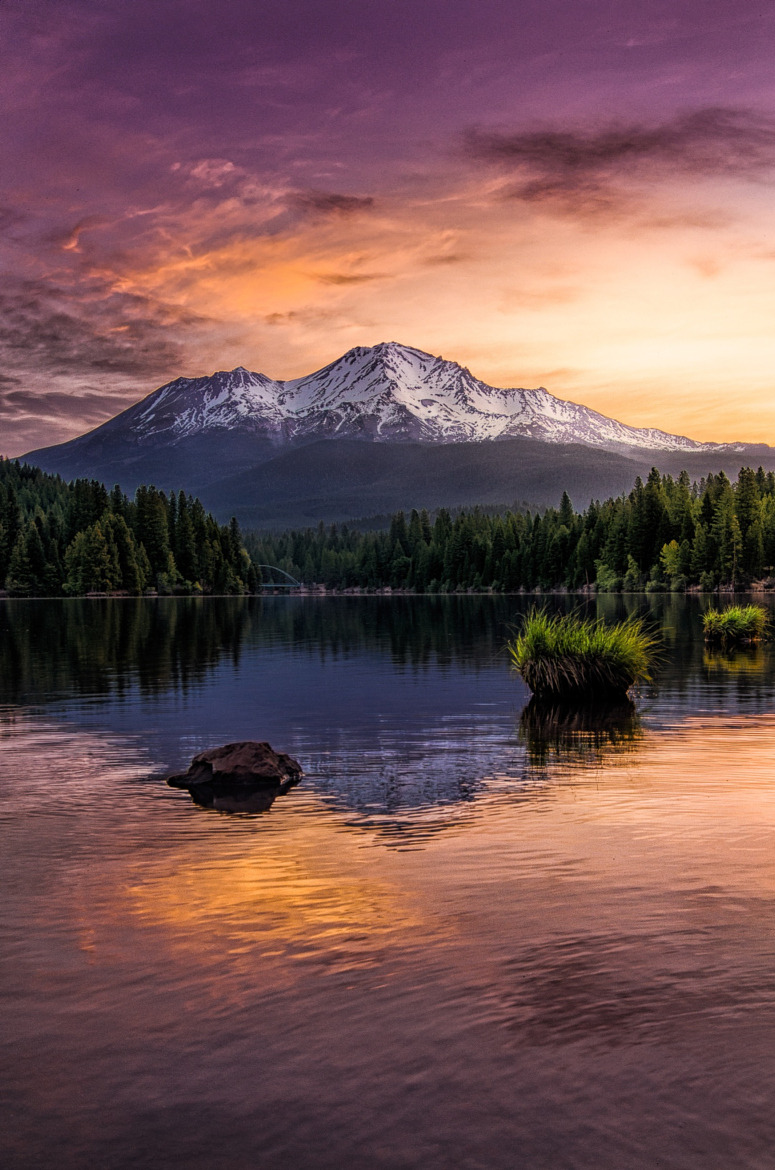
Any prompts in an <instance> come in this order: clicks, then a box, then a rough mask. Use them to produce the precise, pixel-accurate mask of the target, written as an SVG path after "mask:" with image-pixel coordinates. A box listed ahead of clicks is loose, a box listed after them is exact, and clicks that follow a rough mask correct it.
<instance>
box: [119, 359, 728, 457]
mask: <svg viewBox="0 0 775 1170" xmlns="http://www.w3.org/2000/svg"><path fill="white" fill-rule="evenodd" d="M106 425H107V426H110V427H111V428H112V429H113V428H114V427H115V426H117V425H124V426H126V425H128V426H129V428H130V430H131V431H132V432H133V433H135V435H136V436H137V438H138V439H139V440H141V441H143V440H150V439H151V438H152V437H153V438H155V439H162V440H165V441H169V442H173V443H174V442H177V441H179V440H180V439H182V438H184V437H187V436H190V435H194V434H198V433H201V432H206V431H212V430H219V431H223V430H234V431H239V432H242V433H255V434H256V435H261V436H263V437H265V438H268V439H270V440H271V441H272V442H274V443H278V444H281V443H285V442H289V441H293V440H298V439H303V438H313V437H326V436H327V437H331V436H341V437H351V438H352V437H360V438H365V439H371V440H372V441H376V442H388V441H400V440H404V441H406V440H416V441H420V442H432V443H450V442H475V441H482V440H488V439H503V438H512V437H516V436H524V437H527V438H532V439H539V440H542V441H544V442H549V443H583V444H585V445H587V446H593V447H602V448H608V449H612V450H616V449H624V448H627V449H630V448H649V449H662V450H674V451H678V450H686V451H703V450H711V449H714V448H715V447H716V446H718V445H717V444H712V443H697V442H694V441H693V440H691V439H687V438H684V437H682V436H679V435H669V434H666V433H665V432H664V431H659V430H653V429H648V430H643V429H638V428H635V427H629V426H626V425H625V424H624V423H620V422H617V421H616V420H614V419H610V418H607V417H606V416H605V415H602V414H598V413H597V412H596V411H593V410H590V409H589V408H587V407H585V406H580V405H577V404H576V403H573V402H566V401H564V400H562V399H559V398H555V397H554V396H553V395H552V394H550V393H549V392H548V391H547V390H545V389H544V388H543V387H538V388H537V389H533V390H526V389H522V388H510V389H499V388H497V387H494V386H488V385H487V384H486V383H484V382H480V381H479V380H478V379H477V378H475V377H474V376H473V374H471V372H470V370H468V369H466V368H465V367H464V366H460V365H458V364H457V362H453V361H445V360H444V359H443V358H441V357H434V356H433V355H432V354H428V353H425V352H424V351H423V350H420V349H414V348H413V347H411V346H407V345H401V344H399V343H398V342H395V341H386V342H380V343H379V344H378V345H374V346H355V347H354V348H353V349H350V350H348V351H347V353H345V354H343V355H342V357H340V358H338V359H337V360H336V361H334V362H331V363H330V364H329V365H327V366H324V367H323V368H322V369H320V370H316V371H315V372H314V373H312V374H307V375H305V376H304V377H301V378H292V379H289V380H288V381H276V380H274V379H272V378H269V377H267V376H266V375H265V374H258V373H253V372H251V371H249V370H246V369H245V368H244V366H237V368H236V369H234V370H230V371H223V370H222V371H219V372H218V373H215V374H212V375H211V376H210V377H200V378H177V379H176V380H175V381H173V382H170V383H168V384H167V385H166V386H162V387H161V388H160V389H159V390H157V391H155V392H154V393H153V394H151V395H149V396H148V397H147V398H145V399H144V400H143V401H142V402H140V403H138V404H137V405H136V406H134V407H131V408H130V409H129V410H128V411H125V412H124V414H122V415H119V416H118V417H117V418H116V419H114V420H111V423H109V424H106Z"/></svg>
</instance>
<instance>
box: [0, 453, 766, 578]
mask: <svg viewBox="0 0 775 1170" xmlns="http://www.w3.org/2000/svg"><path fill="white" fill-rule="evenodd" d="M261 565H273V566H276V567H278V568H280V569H282V570H284V571H285V572H287V573H290V574H291V576H292V577H294V578H296V579H297V580H298V581H301V582H303V583H304V584H305V585H306V586H314V585H317V586H325V587H326V588H327V589H335V590H344V589H361V590H377V589H385V588H388V587H389V588H391V589H393V590H406V591H411V592H416V593H454V592H465V591H473V592H478V591H489V590H492V591H495V592H506V593H510V592H518V591H521V590H535V589H538V590H541V589H568V590H588V591H595V590H596V591H600V592H617V591H625V592H637V591H640V590H646V591H652V592H653V591H683V590H686V589H689V588H699V589H702V590H708V591H710V590H715V589H719V588H722V589H725V588H739V589H742V588H746V587H747V586H750V585H751V584H752V583H754V582H764V583H768V581H769V579H770V578H774V577H775V474H774V473H773V472H771V471H770V472H765V471H763V470H762V469H761V468H759V469H758V470H757V471H753V470H752V469H751V468H748V467H744V468H741V470H740V472H739V475H738V478H737V480H736V481H735V482H734V483H733V482H731V481H730V480H729V478H728V477H727V476H726V475H725V474H724V472H723V471H722V472H719V473H718V474H717V475H708V476H707V477H706V478H704V479H702V480H700V481H699V482H697V483H691V482H690V480H689V476H688V474H687V473H686V472H681V474H680V475H679V476H678V477H677V478H675V479H674V478H673V477H671V476H669V475H661V474H660V473H659V471H657V470H656V468H654V469H652V471H651V473H650V474H649V476H648V478H647V479H646V482H645V483H644V482H642V481H641V479H640V478H638V479H636V481H635V485H634V487H633V489H632V491H631V492H629V494H626V495H622V496H619V497H617V498H615V499H609V500H606V501H605V502H603V503H600V502H599V501H592V502H591V503H590V504H589V507H588V508H586V510H585V511H583V512H577V511H576V510H575V509H574V507H573V505H572V503H571V500H570V498H569V496H568V494H567V493H566V492H564V493H563V496H562V500H561V503H560V505H559V507H558V508H547V509H545V510H541V511H536V512H530V511H528V510H526V511H519V512H517V511H506V512H504V513H502V514H494V515H493V514H491V513H490V512H489V511H485V510H480V509H476V508H474V509H472V510H463V511H460V512H458V513H456V514H453V513H451V512H450V511H449V510H447V509H444V508H442V509H439V510H438V511H436V512H434V513H432V514H431V513H429V512H428V511H426V510H425V509H423V510H421V511H418V510H413V511H412V512H411V513H410V515H409V516H407V515H406V514H405V513H404V512H397V513H396V514H395V515H394V516H393V517H392V518H391V519H390V523H389V526H388V527H386V528H384V529H383V530H380V531H371V530H362V529H360V528H356V527H354V526H348V525H330V526H326V525H324V524H322V523H321V524H319V525H318V526H317V528H307V529H299V530H296V531H287V532H272V533H251V532H246V533H244V534H243V533H241V532H240V529H239V526H238V524H237V522H236V520H233V519H232V521H231V522H230V523H229V524H228V525H221V524H219V523H218V522H217V521H216V520H215V519H214V518H213V516H212V515H210V514H209V513H207V512H206V511H205V509H204V507H203V505H202V503H201V501H199V500H198V499H194V498H192V496H190V495H186V494H185V492H183V491H179V492H174V491H173V492H170V493H169V494H168V495H167V494H165V493H164V492H163V491H159V490H158V489H157V488H155V487H153V486H141V487H139V488H138V489H137V492H136V493H135V496H134V499H132V500H130V499H129V498H128V497H127V496H126V495H125V494H124V493H123V492H122V490H121V489H120V488H119V487H118V486H116V487H114V488H113V489H112V490H111V491H108V489H107V488H106V487H105V486H104V485H103V484H101V483H99V482H98V481H96V480H86V479H78V480H74V481H73V482H72V483H65V482H64V481H63V480H62V479H60V478H59V477H58V476H54V475H49V474H47V473H45V472H42V471H40V470H39V469H38V468H34V467H29V466H27V465H24V464H19V463H18V462H15V461H11V460H0V588H4V590H5V591H6V592H7V593H8V594H10V595H12V596H20V597H31V596H61V595H65V596H80V595H84V594H88V593H130V594H141V593H143V592H148V591H149V590H151V591H154V592H157V593H162V594H177V593H193V594H197V593H204V594H228V593H254V592H256V591H257V590H258V589H260V588H261V585H262V580H261V569H260V566H261ZM773 583H775V582H773Z"/></svg>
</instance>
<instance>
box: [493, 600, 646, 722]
mask: <svg viewBox="0 0 775 1170" xmlns="http://www.w3.org/2000/svg"><path fill="white" fill-rule="evenodd" d="M655 648H656V644H655V639H654V637H653V636H652V635H651V634H650V633H649V632H648V631H647V630H646V628H645V626H644V624H643V621H642V619H640V618H628V619H627V620H626V621H624V622H619V623H617V624H616V625H613V626H607V625H606V624H605V623H604V622H602V621H595V620H592V619H589V618H582V617H579V616H578V615H576V614H567V615H566V614H554V615H553V616H550V615H549V614H548V613H547V612H546V610H542V609H534V610H532V611H531V612H530V613H529V614H527V616H526V617H525V619H524V621H523V624H522V629H521V630H520V631H519V633H518V634H517V636H516V637H515V638H513V639H512V641H510V642H509V643H508V644H507V650H508V654H509V657H510V659H511V664H512V666H513V667H514V669H515V670H517V671H519V673H520V674H521V675H522V678H523V679H524V680H525V682H526V683H527V685H528V686H529V687H530V689H531V691H533V693H534V694H535V695H537V696H539V697H541V698H551V699H563V700H566V701H567V700H571V701H573V702H579V701H582V700H583V701H597V700H601V699H603V700H606V701H610V700H611V699H613V698H622V697H623V696H624V695H625V694H626V692H627V691H628V689H629V688H630V687H631V686H632V685H633V684H634V683H636V682H648V681H649V680H650V678H651V670H652V667H653V665H654V659H655Z"/></svg>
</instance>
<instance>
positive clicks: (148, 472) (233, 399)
mask: <svg viewBox="0 0 775 1170" xmlns="http://www.w3.org/2000/svg"><path fill="white" fill-rule="evenodd" d="M494 440H497V442H494ZM517 440H519V441H521V443H522V444H527V445H526V446H517V447H514V448H512V449H511V452H510V453H509V451H507V450H506V447H503V449H502V450H500V451H496V449H497V448H500V447H502V446H503V445H504V444H505V445H506V446H508V445H509V444H513V443H516V442H517ZM321 442H322V443H323V446H320V444H321ZM342 443H346V448H345V447H343V446H341V444H342ZM310 445H315V446H316V448H317V450H316V454H315V459H314V460H313V459H312V455H311V453H308V454H307V455H303V454H301V453H300V448H304V450H307V449H308V448H309V446H310ZM403 448H406V450H402V449H403ZM561 448H567V449H568V450H570V449H571V448H572V449H573V452H574V454H573V457H572V459H571V463H572V464H573V468H574V470H573V471H572V469H571V467H570V466H566V468H565V470H563V468H562V465H563V463H564V461H565V456H563V455H562V454H561ZM437 449H448V454H447V455H443V454H441V455H434V454H432V452H434V451H436V450H437ZM671 456H676V457H680V463H681V465H683V464H687V466H688V464H689V463H690V462H691V461H692V460H693V459H694V458H695V457H697V458H698V459H700V465H701V467H702V472H700V473H703V472H705V471H708V470H718V468H719V466H721V465H725V464H726V462H727V461H728V460H730V461H731V464H732V465H733V469H734V470H735V471H736V470H737V469H738V468H739V466H740V465H741V464H742V463H744V462H752V461H755V462H762V463H765V464H767V465H768V466H769V460H770V456H772V457H773V458H775V451H773V450H772V449H770V448H769V447H766V446H763V445H762V446H756V447H751V446H746V445H745V444H739V443H738V444H717V443H701V442H697V441H695V440H692V439H689V438H686V437H684V436H680V435H670V434H667V433H666V432H664V431H660V430H654V429H639V428H636V427H630V426H627V425H625V424H624V423H620V422H617V421H616V420H614V419H610V418H607V417H606V416H604V415H601V414H599V413H597V412H596V411H593V410H590V409H589V408H587V407H585V406H580V405H578V404H576V403H572V402H565V401H563V400H561V399H559V398H555V397H554V396H553V395H551V394H549V393H548V391H546V390H544V389H542V388H539V389H535V390H525V389H498V388H496V387H493V386H488V385H486V384H485V383H484V382H480V381H479V380H478V379H476V378H475V377H474V376H473V375H472V374H471V373H470V371H469V370H467V369H465V368H464V367H462V366H460V365H458V364H457V363H456V362H451V361H445V360H443V359H442V358H439V357H433V356H432V355H430V354H427V353H424V352H423V351H422V350H418V349H412V348H410V347H408V346H402V345H398V344H396V343H395V342H387V343H382V344H380V345H376V346H373V347H371V348H366V347H356V348H355V349H351V350H349V351H348V353H346V354H344V356H343V357H341V358H339V359H338V360H337V361H335V362H332V363H331V364H330V365H328V366H325V367H324V368H323V369H321V370H317V371H316V372H315V373H313V374H309V375H307V376H306V377H303V378H295V379H292V380H289V381H285V382H279V381H274V380H273V379H271V378H268V377H267V376H266V375H264V374H257V373H251V372H249V371H248V370H245V369H243V368H242V367H238V368H237V369H235V370H231V371H228V372H220V373H217V374H213V375H212V376H210V377H201V378H177V379H175V380H174V381H172V382H169V383H168V384H167V385H165V386H162V387H161V388H160V389H158V390H156V391H154V392H153V393H152V394H150V395H148V396H147V397H146V398H144V399H143V400H142V401H141V402H138V403H136V404H135V405H134V406H132V407H130V408H129V409H128V410H126V411H124V412H123V413H122V414H119V415H117V416H116V417H115V418H113V419H111V420H110V421H109V422H107V423H105V424H103V425H102V426H100V427H97V428H96V429H95V430H94V431H91V432H90V433H89V434H86V435H82V436H81V437H80V438H77V439H73V440H72V441H71V442H69V443H63V444H61V445H59V446H56V447H49V448H42V449H40V450H37V451H32V452H30V453H29V454H28V455H26V456H25V458H26V459H27V460H28V461H29V462H31V463H35V464H37V465H39V466H41V467H42V468H43V469H44V470H47V471H56V472H59V474H61V475H63V476H64V477H65V478H73V477H76V476H86V477H90V478H91V477H94V478H98V479H101V480H104V481H105V482H107V483H110V484H112V483H114V482H118V483H120V484H121V485H122V487H123V488H124V489H125V490H132V489H133V488H135V487H136V486H137V485H138V484H139V483H143V482H145V483H155V484H156V485H157V486H158V487H161V488H165V489H170V488H178V487H180V486H184V487H185V488H186V489H187V490H188V491H191V492H195V493H196V494H198V495H201V496H202V498H203V499H204V500H205V502H206V503H207V504H208V506H210V507H213V508H216V509H217V511H218V514H225V513H227V512H231V511H237V512H238V513H239V514H240V516H241V518H242V519H243V521H244V522H246V523H255V522H258V517H259V515H260V516H261V522H263V523H272V522H274V521H273V520H272V516H274V517H275V521H276V522H280V521H279V518H280V516H281V515H283V516H285V515H287V514H289V511H292V512H293V513H294V516H295V517H296V518H297V519H298V516H299V515H306V514H308V513H309V512H310V510H312V511H313V512H314V513H315V514H319V515H320V516H321V517H322V518H324V519H328V518H333V516H334V514H335V513H336V515H337V516H346V515H353V514H357V515H364V514H365V513H367V512H371V511H379V510H384V509H389V508H392V507H400V506H406V505H408V504H411V505H412V506H413V505H414V504H419V505H423V504H428V505H430V506H437V505H442V504H447V503H449V504H463V503H473V502H476V500H477V499H478V500H479V501H480V502H482V503H486V502H490V501H492V502H497V503H502V502H511V501H512V500H515V499H525V498H527V499H530V500H533V501H534V502H536V503H547V502H554V499H555V497H559V494H560V492H561V491H562V489H563V488H565V487H567V488H568V490H569V491H571V492H572V493H574V492H575V494H576V497H577V498H578V502H579V503H580V504H584V503H586V502H588V500H589V498H590V496H592V495H597V496H599V495H604V494H606V493H607V492H608V490H609V485H610V484H612V483H613V482H615V483H617V484H621V487H620V488H618V489H617V490H624V488H625V487H627V486H629V484H630V483H631V482H632V480H633V479H634V477H635V475H636V474H638V472H639V471H640V470H641V468H642V467H643V466H645V467H646V469H648V468H649V467H650V466H651V465H652V464H654V463H656V464H657V465H658V466H660V467H661V468H663V469H664V468H665V465H666V460H669V457H671ZM628 460H629V461H630V474H629V476H626V471H627V465H628V464H627V461H628ZM619 461H622V468H621V474H619V470H618V468H619ZM539 464H541V465H542V469H541V470H540V473H539ZM356 465H357V466H358V467H359V468H361V469H362V472H363V476H365V478H361V479H360V480H359V477H358V475H355V470H354V469H355V467H356ZM313 466H314V469H315V470H313ZM431 466H433V468H434V469H435V472H434V475H435V479H434V482H433V484H431V483H429V482H427V481H425V480H424V479H423V468H424V467H425V469H426V471H427V470H428V469H429V468H430V467H431ZM262 467H264V468H265V470H264V471H261V470H260V469H261V468H262ZM257 469H258V470H257ZM348 474H349V475H350V476H351V479H350V480H349V481H347V479H346V476H347V475H348ZM360 474H361V473H360V472H359V475H360ZM287 475H290V476H291V479H290V480H289V481H286V476H287ZM343 476H344V477H345V478H342V477H343ZM353 476H355V478H352V477H353ZM482 476H483V477H484V478H483V479H482V478H481V477H482ZM563 476H565V480H564V481H563ZM356 481H357V482H359V487H358V488H357V490H356V486H355V485H356ZM378 482H379V483H380V484H381V487H380V488H379V490H377V483H378ZM283 483H284V484H285V486H284V487H283V488H282V489H281V488H280V485H281V484H283ZM324 484H326V485H327V486H325V487H324V486H323V485H324ZM334 484H336V485H337V486H336V488H335V489H334ZM610 490H613V489H612V488H611V489H610ZM476 492H478V493H479V494H478V495H476V494H474V495H472V493H476ZM332 493H333V494H332ZM425 493H429V494H427V495H426V494H425ZM334 496H336V498H337V499H338V501H339V502H338V504H337V505H336V507H334V503H335V501H334ZM455 497H460V498H455ZM463 497H465V498H463ZM305 500H306V501H307V502H308V504H309V507H308V506H307V504H305ZM396 501H400V502H398V503H397V502H396ZM329 505H330V507H329ZM327 509H328V510H327ZM348 509H349V511H348ZM248 513H249V515H248ZM250 516H252V517H253V519H250ZM297 519H295V520H294V522H297Z"/></svg>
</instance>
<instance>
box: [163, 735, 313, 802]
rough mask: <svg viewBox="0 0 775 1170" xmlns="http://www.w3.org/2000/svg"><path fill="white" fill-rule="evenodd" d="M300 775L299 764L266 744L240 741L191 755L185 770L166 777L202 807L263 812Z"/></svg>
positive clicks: (173, 786)
mask: <svg viewBox="0 0 775 1170" xmlns="http://www.w3.org/2000/svg"><path fill="white" fill-rule="evenodd" d="M302 775H303V772H302V769H301V765H300V764H299V763H298V762H297V761H296V760H294V759H293V758H292V757H291V756H288V755H286V754H285V753H284V752H276V751H274V750H273V749H272V747H270V745H269V744H268V743H257V742H255V741H253V740H243V741H242V742H240V743H227V744H225V745H224V746H223V747H218V748H210V749H208V751H205V752H200V753H199V755H197V756H194V758H193V760H192V761H191V765H190V767H189V769H188V771H187V772H183V773H181V774H180V775H177V776H168V777H167V783H168V784H169V785H171V787H172V788H185V789H187V790H188V792H189V794H190V796H191V799H192V800H193V801H194V802H195V803H196V804H198V805H201V806H202V807H204V808H216V809H221V810H222V811H224V812H264V811H266V809H268V808H269V807H270V806H271V805H272V803H273V802H274V800H275V799H276V797H278V796H284V795H285V793H286V792H288V791H289V790H290V789H291V788H293V786H294V785H295V784H298V782H299V780H300V779H301V777H302Z"/></svg>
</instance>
